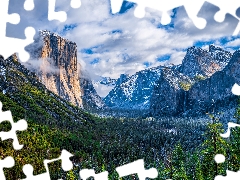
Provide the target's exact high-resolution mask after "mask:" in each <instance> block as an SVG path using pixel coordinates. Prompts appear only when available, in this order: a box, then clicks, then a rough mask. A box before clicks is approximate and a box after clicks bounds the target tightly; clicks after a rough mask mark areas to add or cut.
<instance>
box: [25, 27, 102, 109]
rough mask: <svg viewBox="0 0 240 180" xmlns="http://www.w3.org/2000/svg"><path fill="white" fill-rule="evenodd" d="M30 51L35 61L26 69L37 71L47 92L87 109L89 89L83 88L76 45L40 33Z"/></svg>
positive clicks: (46, 33)
mask: <svg viewBox="0 0 240 180" xmlns="http://www.w3.org/2000/svg"><path fill="white" fill-rule="evenodd" d="M27 50H28V51H29V52H30V54H31V60H30V61H28V62H27V64H26V66H27V67H28V68H29V69H33V70H34V72H35V73H36V74H37V76H38V77H39V79H40V81H41V82H42V83H43V84H44V85H45V86H46V87H47V89H49V90H50V91H52V92H54V93H55V94H57V95H59V96H60V97H62V98H64V99H65V100H67V101H69V102H71V103H72V104H74V105H76V106H80V107H83V101H82V99H83V98H84V99H86V98H87V97H89V94H87V90H85V89H84V88H85V87H86V86H83V87H81V77H80V74H81V69H80V65H79V64H78V61H77V45H76V43H73V42H71V41H69V40H67V39H64V38H62V37H60V36H58V35H56V34H54V33H50V32H49V31H40V33H39V37H37V38H36V40H35V43H34V44H33V45H30V46H29V47H27ZM88 84H91V81H88ZM92 96H96V99H97V98H98V97H99V96H98V95H97V93H95V94H94V95H93V93H92ZM99 98H100V97H99ZM91 103H92V104H94V103H95V102H91ZM95 105H96V104H95ZM96 106H97V105H96Z"/></svg>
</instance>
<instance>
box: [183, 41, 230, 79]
mask: <svg viewBox="0 0 240 180" xmlns="http://www.w3.org/2000/svg"><path fill="white" fill-rule="evenodd" d="M231 57H232V54H231V53H230V52H227V51H224V50H223V49H221V48H219V47H215V46H213V45H210V46H209V50H204V49H201V48H198V47H195V46H193V47H191V48H188V49H187V53H186V56H185V57H184V59H183V61H182V64H181V66H180V69H179V71H180V72H181V73H183V74H185V75H187V76H189V77H191V78H194V77H196V76H203V77H210V76H212V75H213V74H214V73H215V72H216V71H221V70H222V69H223V68H224V67H225V66H226V65H227V64H228V62H229V60H230V58H231Z"/></svg>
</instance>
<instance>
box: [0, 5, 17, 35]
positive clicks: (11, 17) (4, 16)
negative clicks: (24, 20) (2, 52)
mask: <svg viewBox="0 0 240 180" xmlns="http://www.w3.org/2000/svg"><path fill="white" fill-rule="evenodd" d="M8 8H9V1H8V0H1V1H0V27H1V28H0V38H2V37H5V35H6V24H7V22H9V23H12V24H18V23H19V22H20V16H19V15H18V14H16V13H12V14H8Z"/></svg>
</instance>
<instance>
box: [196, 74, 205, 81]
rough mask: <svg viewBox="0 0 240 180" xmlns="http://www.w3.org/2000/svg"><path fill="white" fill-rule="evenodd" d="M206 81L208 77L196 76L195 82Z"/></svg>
mask: <svg viewBox="0 0 240 180" xmlns="http://www.w3.org/2000/svg"><path fill="white" fill-rule="evenodd" d="M205 79H206V77H205V76H203V75H196V76H195V77H194V80H195V81H202V80H205Z"/></svg>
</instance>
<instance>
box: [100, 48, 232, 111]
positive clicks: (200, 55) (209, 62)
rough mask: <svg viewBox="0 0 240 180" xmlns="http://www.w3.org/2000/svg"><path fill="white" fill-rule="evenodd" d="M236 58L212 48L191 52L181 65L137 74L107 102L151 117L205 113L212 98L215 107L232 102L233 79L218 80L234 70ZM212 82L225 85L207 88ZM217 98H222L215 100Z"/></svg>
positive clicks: (115, 90) (112, 92) (109, 97)
mask: <svg viewBox="0 0 240 180" xmlns="http://www.w3.org/2000/svg"><path fill="white" fill-rule="evenodd" d="M234 56H235V55H234ZM234 56H233V55H232V54H231V53H230V52H228V51H224V50H223V49H221V48H219V47H215V46H213V45H210V46H209V50H204V49H201V48H198V47H191V48H188V50H187V52H186V55H185V57H184V59H183V61H182V64H181V65H178V66H174V65H173V66H169V67H164V66H159V67H156V68H150V69H147V70H143V71H140V72H137V73H136V74H134V75H132V76H129V77H127V78H125V80H124V81H122V82H121V83H120V84H117V85H116V86H115V88H114V89H113V90H112V91H110V93H109V94H108V95H107V96H106V97H105V98H104V102H105V103H106V104H107V105H108V106H109V107H110V108H112V109H119V110H123V109H125V110H129V109H133V110H134V109H136V110H139V109H142V110H146V111H148V112H149V113H150V114H149V115H150V116H158V115H167V116H169V115H170V116H172V115H179V114H194V113H197V112H199V113H200V112H201V113H205V112H207V111H209V108H210V104H211V103H212V102H211V103H210V101H209V98H213V101H214V104H216V103H217V102H219V101H225V100H226V99H225V98H227V97H228V98H230V99H232V97H233V96H232V95H231V96H230V94H231V92H230V91H229V89H231V86H232V82H233V79H231V80H230V79H229V84H227V82H228V81H226V82H225V83H223V82H222V80H223V79H224V80H226V77H227V76H228V75H226V74H224V75H223V76H224V77H222V79H221V80H218V78H219V77H218V78H217V76H218V74H221V73H224V72H225V71H226V69H227V68H229V67H230V66H231V61H233V60H232V59H233V58H234ZM227 72H229V71H227ZM232 76H234V74H232ZM215 78H216V79H215ZM119 79H120V78H119ZM212 81H214V82H216V83H217V82H221V83H222V85H221V84H213V83H211V85H209V84H207V82H209V83H210V82H212ZM223 86H224V87H223ZM224 93H227V95H224ZM196 94H197V95H196ZM213 94H214V97H213ZM218 94H219V98H216V97H215V96H217V95H218ZM207 99H208V100H207ZM229 101H231V100H229ZM197 102H198V103H199V104H201V105H197ZM197 109H198V110H197Z"/></svg>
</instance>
